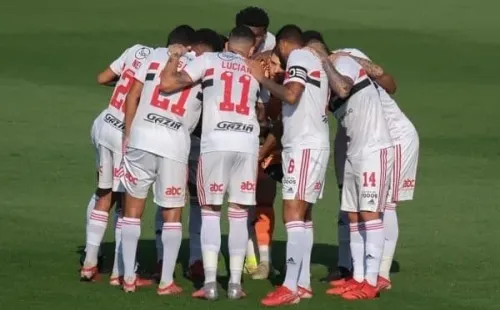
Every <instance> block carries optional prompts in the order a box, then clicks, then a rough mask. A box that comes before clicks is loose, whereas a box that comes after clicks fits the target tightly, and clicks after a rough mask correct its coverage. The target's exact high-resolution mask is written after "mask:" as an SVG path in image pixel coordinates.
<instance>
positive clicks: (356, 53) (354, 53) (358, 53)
mask: <svg viewBox="0 0 500 310" xmlns="http://www.w3.org/2000/svg"><path fill="white" fill-rule="evenodd" d="M345 51H346V52H348V53H349V54H350V55H352V56H354V57H358V58H362V59H366V60H370V58H369V57H368V56H367V55H366V54H365V53H363V52H362V51H360V50H358V49H357V48H347V49H345Z"/></svg>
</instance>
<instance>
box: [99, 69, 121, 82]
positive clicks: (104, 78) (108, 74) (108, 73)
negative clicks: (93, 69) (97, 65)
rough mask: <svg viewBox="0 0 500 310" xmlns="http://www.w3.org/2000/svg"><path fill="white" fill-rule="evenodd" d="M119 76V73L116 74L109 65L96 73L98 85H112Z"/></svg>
mask: <svg viewBox="0 0 500 310" xmlns="http://www.w3.org/2000/svg"><path fill="white" fill-rule="evenodd" d="M119 78H120V75H119V74H116V73H115V72H114V71H113V70H112V69H111V68H110V67H107V68H106V69H105V70H104V71H102V72H101V73H99V74H98V75H97V83H98V84H99V85H105V86H114V85H115V83H116V82H117V81H118V79H119Z"/></svg>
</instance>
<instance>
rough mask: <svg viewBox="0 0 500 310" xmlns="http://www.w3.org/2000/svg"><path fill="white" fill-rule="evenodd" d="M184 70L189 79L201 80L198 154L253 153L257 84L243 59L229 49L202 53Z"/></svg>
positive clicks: (255, 147) (256, 146)
mask: <svg viewBox="0 0 500 310" xmlns="http://www.w3.org/2000/svg"><path fill="white" fill-rule="evenodd" d="M184 71H185V72H186V73H187V74H188V75H189V76H190V77H191V79H192V80H193V81H201V85H202V89H203V116H202V121H203V123H202V128H203V130H202V134H201V153H202V154H203V153H208V152H214V151H232V152H242V153H251V154H257V153H258V150H259V131H260V128H259V123H258V121H257V115H256V111H255V107H256V102H257V100H258V97H259V89H260V87H259V82H257V80H256V79H255V78H254V77H253V76H252V75H251V74H250V70H249V68H248V67H247V66H246V64H245V59H244V58H243V57H242V56H240V55H238V54H235V53H232V52H223V53H205V54H203V55H201V56H200V57H198V58H196V59H195V60H194V61H192V62H190V63H189V64H188V65H187V66H186V67H185V68H184Z"/></svg>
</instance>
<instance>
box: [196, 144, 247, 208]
mask: <svg viewBox="0 0 500 310" xmlns="http://www.w3.org/2000/svg"><path fill="white" fill-rule="evenodd" d="M197 182H198V199H199V202H200V205H202V206H205V205H215V206H219V205H222V202H223V200H224V194H225V193H226V192H227V193H228V194H229V199H228V201H229V202H232V203H237V204H241V205H247V206H253V205H255V190H256V184H257V154H250V153H240V152H209V153H203V154H201V155H200V160H199V161H198V177H197Z"/></svg>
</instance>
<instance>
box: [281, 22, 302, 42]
mask: <svg viewBox="0 0 500 310" xmlns="http://www.w3.org/2000/svg"><path fill="white" fill-rule="evenodd" d="M282 40H286V41H293V42H296V43H300V44H302V45H303V44H304V39H303V38H302V29H300V27H299V26H297V25H292V24H289V25H285V26H283V27H281V29H280V30H279V31H278V33H276V43H278V42H279V41H282Z"/></svg>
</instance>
